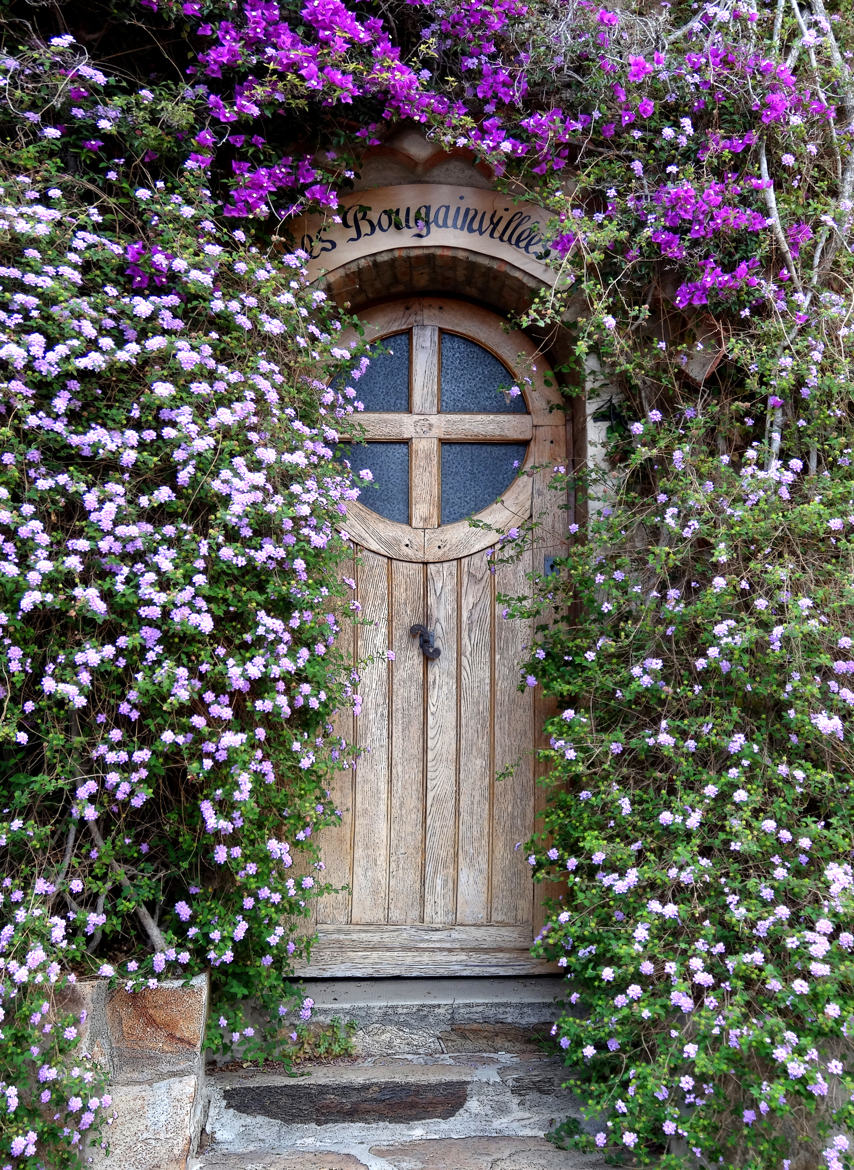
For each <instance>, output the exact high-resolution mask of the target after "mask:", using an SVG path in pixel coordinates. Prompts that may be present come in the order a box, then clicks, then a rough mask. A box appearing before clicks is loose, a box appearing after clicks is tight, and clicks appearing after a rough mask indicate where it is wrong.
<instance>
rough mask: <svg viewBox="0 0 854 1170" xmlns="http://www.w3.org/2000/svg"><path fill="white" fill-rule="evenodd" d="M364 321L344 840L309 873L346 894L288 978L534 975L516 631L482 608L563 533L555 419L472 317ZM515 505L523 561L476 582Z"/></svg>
mask: <svg viewBox="0 0 854 1170" xmlns="http://www.w3.org/2000/svg"><path fill="white" fill-rule="evenodd" d="M363 321H364V324H365V327H366V330H367V332H368V337H369V339H370V340H372V341H374V340H376V341H378V342H379V343H380V346H381V351H380V352H378V353H377V355H376V356H375V357H374V358H373V359H372V361H371V364H370V366H369V367H368V371H367V373H366V374H365V375H364V376H363V377H362V378H361V379H360V380H359V381H357V382H353V383H352V385H353V386H354V388H355V389H356V391H357V398H358V399H360V400H361V401H362V402H363V403H364V408H365V409H364V413H362V414H361V415H360V416H359V421H360V422H361V423H362V424H363V427H364V432H365V433H364V439H365V442H364V444H363V443H361V442H360V443H358V444H355V445H353V446H352V447H351V448H350V449H349V454H350V458H351V461H352V463H353V466H354V467H355V468H356V469H359V470H360V469H362V468H366V467H367V468H369V469H370V470H371V471H372V474H373V477H374V483H375V484H376V485H377V486H376V487H375V488H373V489H371V488H368V489H366V490H365V491H364V492H363V493H362V497H361V500H360V502H359V504H358V505H355V506H352V507H351V509H350V510H349V513H348V517H347V522H346V524H347V530H348V531H349V534H350V536H351V537H352V539H353V541H354V543H355V545H356V552H357V556H356V558H355V561H354V567H353V570H352V572H353V577H354V580H355V582H356V589H355V593H356V598H357V600H358V602H359V603H360V605H361V610H362V618H363V619H364V622H365V624H364V625H357V626H356V627H355V629H354V630H353V634H352V636H353V639H354V643H355V645H354V647H353V649H354V653H355V656H356V658H365V657H369V658H370V659H371V661H370V662H369V664H368V665H367V666H366V667H365V668H364V670H363V672H362V678H361V683H360V687H359V690H360V693H361V696H362V706H361V714H360V716H359V717H358V718H357V719H355V720H352V721H348V722H350V726H348V727H345V728H342V732H343V734H345V735H348V738H350V739H351V740H352V741H354V742H355V743H356V744H357V745H358V746H359V747H361V748H362V749H363V754H362V755H361V757H360V758H359V761H358V764H357V766H356V768H355V770H354V771H352V772H345V773H342V774H339V777H338V779H337V789H336V792H335V798H336V801H337V802H338V807H340V808H341V809H342V810H343V813H344V819H343V826H342V827H341V828H340V829H336V830H330V831H329V832H328V833H327V835H326V838H325V840H324V842H323V855H324V861H325V865H326V873H325V875H324V876H325V877H327V878H328V879H329V880H330V881H331V882H333V883H334V884H335V885H337V886H342V887H344V886H346V887H347V888H346V889H345V890H343V891H342V892H341V893H339V894H335V895H332V896H328V897H326V898H324V899H323V900H321V901H320V902H319V903H318V909H317V922H316V927H317V931H318V942H317V944H316V945H315V948H314V950H313V954H312V961H311V964H310V967H309V971H310V973H311V974H313V975H337V976H342V975H350V976H376V975H494V974H526V973H531V972H534V971H537V970H544V969H548V968H546V967H544V965H543V964H541V963H538V962H537V961H535V960H534V959H533V958H532V957H531V956H530V954H529V953H528V951H529V947H530V945H531V941H532V937H533V933H534V930H535V923H536V918H537V913H536V906H535V887H534V884H533V882H532V881H531V877H530V872H529V868H528V865H527V861H526V857H525V854H524V849H523V848H522V845H523V844H524V842H525V840H526V838H527V837H528V835H529V834H530V832H531V830H532V828H533V826H534V814H535V800H536V796H535V769H536V759H535V751H536V748H537V747H538V746H539V742H540V741H539V738H538V737H539V732H540V728H541V726H542V721H543V717H544V714H545V712H544V711H542V710H541V709H539V698H538V696H537V694H536V693H535V692H534V691H533V690H532V689H530V688H524V689H523V690H521V691H520V689H519V682H520V673H519V660H520V658H521V656H522V654H523V648H524V644H525V643H526V642H527V641H528V640H529V637H530V627H529V626H526V624H525V623H523V622H517V621H505V620H504V619H503V617H502V612H501V611H502V606H501V604H500V603H499V602H498V601H497V597H498V595H499V594H505V595H515V594H519V593H521V592H523V591H524V590H525V589H527V588H529V585H528V582H527V579H526V574H527V573H528V572H530V571H532V570H533V571H538V572H542V571H543V564H544V557H545V556H546V555H548V554H553V553H555V552H557V551H559V550H560V542H559V537H558V533H560V531H561V528H562V526H563V527H565V518H564V517H563V516H562V514H561V513H560V511H559V509H558V508H557V507H556V505H557V504H558V502H559V501H558V499H557V497H556V493H554V492H549V491H547V490H546V488H545V483H546V479H547V472H540V471H537V470H535V468H537V467H538V466H543V465H545V466H546V467H547V468H550V467H552V466H554V465H555V464H561V463H563V462H564V461H565V445H566V440H565V421H564V420H565V416H564V414H563V413H561V412H560V411H555V410H553V409H552V408H553V407H554V406H557V405H558V404H559V397H558V395H557V393H556V392H555V391H554V390H553V389H551V388H549V386H547V376H546V375H547V371H546V369H545V366H544V363H543V361H542V359H541V358H540V357H539V356H538V355H537V353H536V350H535V347H534V346H533V344H532V343H531V342H530V340H529V339H528V338H527V337H525V336H524V335H523V334H521V333H518V332H507V331H506V330H505V329H503V328H502V324H503V323H502V322H501V320H500V318H498V317H496V316H495V315H494V314H492V313H489V312H486V311H485V310H482V309H478V308H475V307H473V306H471V305H468V304H465V303H462V302H454V301H449V300H411V301H406V302H397V303H395V304H391V305H385V306H382V307H380V308H377V309H374V310H372V311H369V312H366V313H365V314H364V315H363ZM520 354H521V355H522V357H521V358H520V356H519V355H520ZM526 379H527V380H526ZM534 512H536V513H537V515H538V518H540V519H541V520H542V527H541V529H540V530H539V531H540V533H541V534H542V535H541V536H540V537H538V539H537V540H536V541H535V542H534V548H533V549H531V548H530V547H529V549H528V551H527V552H526V554H525V556H524V557H523V559H522V560H521V561H520V562H518V563H516V564H512V565H511V564H508V565H499V566H498V567H494V566H493V559H492V558H493V553H492V552H490V550H494V547H495V545H496V543H497V539H496V531H495V530H496V529H498V530H499V531H501V532H507V531H508V530H509V529H510V528H512V527H514V526H516V525H519V524H520V523H521V522H523V521H525V520H527V519H528V518H529V517H530V516H531V515H532V513H534ZM472 514H474V515H475V517H476V519H477V520H479V521H482V522H484V523H485V524H486V525H488V526H489V527H487V528H484V527H473V526H472V525H471V524H470V523H469V522H468V519H467V517H468V516H470V515H472ZM414 625H421V626H424V627H426V628H427V629H428V630H429V631H430V632H431V633H432V635H433V638H434V644H435V647H436V648H437V649H438V650H439V651H440V655H439V657H437V658H430V657H428V656H426V655H425V653H424V652H423V650H422V648H421V646H420V639H419V637H417V636H413V635H412V634H411V632H410V631H411V628H412V627H413V626H414ZM348 733H349V734H348ZM499 774H500V775H501V778H497V777H498V776H499Z"/></svg>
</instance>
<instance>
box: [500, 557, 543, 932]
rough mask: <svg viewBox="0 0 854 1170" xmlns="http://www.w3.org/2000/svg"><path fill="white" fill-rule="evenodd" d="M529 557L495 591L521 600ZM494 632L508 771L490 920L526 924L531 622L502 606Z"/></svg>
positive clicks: (503, 763) (508, 569) (505, 570)
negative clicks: (526, 683)
mask: <svg viewBox="0 0 854 1170" xmlns="http://www.w3.org/2000/svg"><path fill="white" fill-rule="evenodd" d="M530 566H531V553H530V551H526V552H525V553H524V555H523V556H522V557H521V558H520V560H518V561H516V562H515V563H513V564H509V565H501V566H499V568H498V569H497V570H496V574H495V581H496V588H497V592H498V593H503V594H507V595H511V596H521V595H522V594H524V593H526V592H527V590H528V589H529V588H530V585H529V583H528V581H527V580H526V576H525V574H526V572H527V571H528V570H529V569H530ZM497 608H498V612H497V614H496V629H495V715H494V734H495V769H496V772H497V773H501V772H504V770H505V769H506V770H507V774H506V775H505V777H504V779H502V780H496V781H495V789H494V795H493V801H492V809H493V817H492V874H491V886H492V888H491V902H492V914H491V921H493V922H507V923H520V924H521V923H526V922H532V919H533V882H532V881H531V874H530V868H529V866H528V864H527V862H526V860H525V858H526V854H525V850H524V848H523V846H524V843H525V841H526V839H527V838H528V836H529V835H530V833H531V830H532V828H533V820H534V767H533V765H534V761H533V747H534V720H533V696H532V695H531V690H530V688H525V690H524V691H519V690H518V689H517V687H518V682H519V665H520V660H521V658H522V653H523V647H524V646H525V645H526V644H528V643H530V640H531V622H530V621H522V620H509V619H507V620H505V619H504V618H502V616H501V611H502V608H503V607H502V606H501V605H499V606H498V607H497Z"/></svg>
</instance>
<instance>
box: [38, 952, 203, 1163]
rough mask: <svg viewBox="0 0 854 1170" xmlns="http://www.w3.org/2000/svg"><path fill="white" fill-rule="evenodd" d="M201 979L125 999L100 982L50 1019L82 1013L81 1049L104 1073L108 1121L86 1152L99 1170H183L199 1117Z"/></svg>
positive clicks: (66, 999)
mask: <svg viewBox="0 0 854 1170" xmlns="http://www.w3.org/2000/svg"><path fill="white" fill-rule="evenodd" d="M208 994H209V991H208V979H207V976H206V975H199V976H197V977H196V978H195V979H193V980H192V982H191V983H190V984H188V985H187V986H183V985H182V984H181V983H180V982H177V981H171V980H170V981H164V982H162V983H161V984H160V985H159V986H158V987H156V988H143V989H142V990H140V991H136V992H127V991H125V990H124V989H123V988H120V987H112V988H111V987H110V986H109V984H108V983H107V981H106V980H92V981H87V982H81V983H78V984H76V985H74V986H73V987H71V988H69V989H67V990H66V991H65V992H64V993H63V994H62V996H61V998H60V1000H59V1002H58V1003H57V1009H58V1013H59V1014H62V1013H64V1012H74V1013H75V1015H78V1016H79V1015H80V1013H81V1012H82V1011H83V1010H84V1009H85V1011H86V1021H85V1024H84V1025H83V1026H82V1029H81V1048H82V1050H83V1051H85V1052H88V1053H90V1054H91V1055H92V1056H93V1057H94V1059H95V1060H96V1061H97V1062H98V1064H100V1065H101V1066H102V1067H103V1068H105V1069H106V1070H107V1072H108V1074H109V1077H110V1088H109V1091H110V1093H111V1095H112V1098H113V1110H114V1112H115V1117H114V1118H113V1120H112V1122H111V1123H110V1124H109V1125H108V1126H106V1127H104V1128H103V1129H102V1131H101V1133H100V1135H99V1141H105V1142H106V1143H107V1144H108V1146H109V1152H108V1153H107V1152H105V1151H104V1150H102V1149H101V1148H100V1147H99V1146H98V1145H96V1144H94V1143H93V1146H92V1148H91V1150H90V1151H89V1152H90V1154H91V1156H92V1158H93V1165H94V1166H95V1167H98V1168H99V1170H100V1168H104V1170H106V1168H107V1167H109V1170H185V1168H186V1166H187V1160H188V1158H189V1157H190V1155H191V1154H194V1153H195V1151H196V1149H197V1147H198V1143H199V1136H200V1134H201V1130H202V1127H203V1125H204V1121H205V1117H204V1113H205V1100H206V1098H205V1083H204V1077H205V1065H204V1052H203V1049H202V1044H203V1040H204V1033H205V1022H206V1018H207V1012H208Z"/></svg>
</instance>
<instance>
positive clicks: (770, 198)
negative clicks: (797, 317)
mask: <svg viewBox="0 0 854 1170" xmlns="http://www.w3.org/2000/svg"><path fill="white" fill-rule="evenodd" d="M759 173H760V175H761V176H762V181H763V183H764V188H763V192H764V195H765V203H766V204H767V206H768V213H769V215H770V217H771V226H772V228H773V229H774V238H775V239H776V241H777V243H778V244H779V246H780V251H781V252H782V253H783V256H784V257H785V260H786V268H787V269H788V271H789V275H790V276H791V278H792V280H793V281H794V284H795V288H797V290H798V292H803V289H802V287H801V281H800V277H799V276H798V273H797V270H796V269H795V262H794V260H793V259H792V253H791V250H790V248H789V241H788V240H787V239H786V233H785V232H784V231H783V224H782V223H781V222H780V212H779V211H778V210H777V196H776V195H775V194H774V184H773V183H772V182H771V177H770V175H769V174H768V155H767V154H766V152H765V142H764V140H762V141H760V142H759Z"/></svg>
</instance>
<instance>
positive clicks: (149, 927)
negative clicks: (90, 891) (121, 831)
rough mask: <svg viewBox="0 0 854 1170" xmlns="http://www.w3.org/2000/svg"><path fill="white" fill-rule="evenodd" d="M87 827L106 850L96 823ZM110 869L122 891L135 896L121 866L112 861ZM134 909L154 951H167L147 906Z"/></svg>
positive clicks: (96, 841)
mask: <svg viewBox="0 0 854 1170" xmlns="http://www.w3.org/2000/svg"><path fill="white" fill-rule="evenodd" d="M86 825H87V827H88V829H89V832H90V833H91V835H92V840H93V841H94V842H95V844H96V845H97V846H98V848H99V849H104V848H106V846H105V843H104V838H103V837H102V836H101V833H100V830H99V829H98V826H97V825H96V824H95V822H94V821H87V822H86ZM110 869H111V870H112V871H113V873H114V874H115V875H116V877H117V878H118V880H119V882H120V883H121V886H122V889H123V890H124V891H125V893H126V894H133V886H132V885H131V884H130V882H129V881H128V878H127V875H126V874H125V872H124V870H123V869H122V868H121V866H119V865H118V864H117V863H116V862H115V861H111V862H110ZM134 909H135V910H136V916H137V918H138V919H139V921H140V923H141V924H142V928H143V930H144V931H145V933H146V934H147V935H148V938H149V941H150V942H151V945H152V946H153V947H154V949H155V950H156V951H165V950H166V939H165V938H164V937H163V935H162V934H161V932H160V928H159V927H158V925H157V923H156V922H155V921H154V919H153V918H152V917H151V915H150V914H149V913H148V911H147V910H146V908H145V906H144V905H143V904H142V902H138V903H137V904H136V905H135V907H134Z"/></svg>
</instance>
